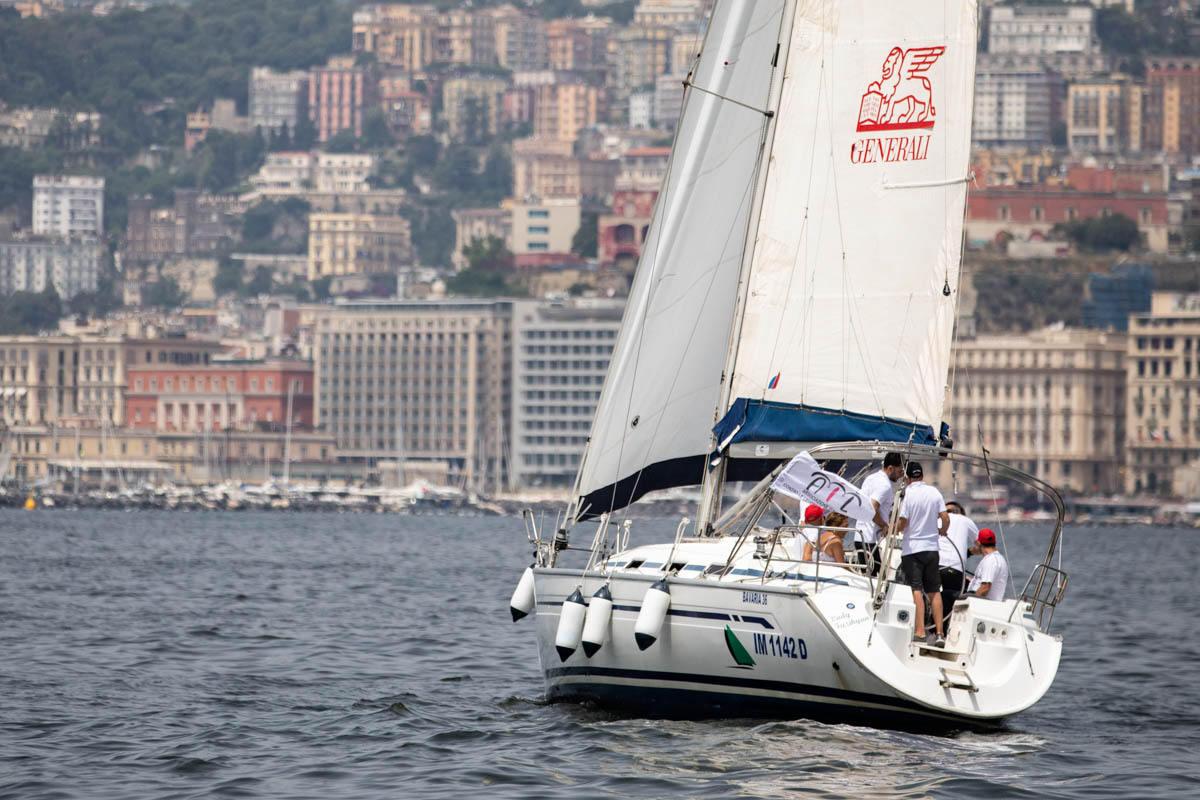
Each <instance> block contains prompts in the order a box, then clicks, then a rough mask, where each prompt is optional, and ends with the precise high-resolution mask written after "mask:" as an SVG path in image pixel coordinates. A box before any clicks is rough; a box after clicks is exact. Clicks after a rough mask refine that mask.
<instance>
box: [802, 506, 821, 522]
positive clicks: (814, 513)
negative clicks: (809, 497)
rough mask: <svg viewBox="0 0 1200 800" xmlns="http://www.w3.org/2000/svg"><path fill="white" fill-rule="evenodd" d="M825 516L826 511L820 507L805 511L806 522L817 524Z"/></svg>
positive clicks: (811, 507)
mask: <svg viewBox="0 0 1200 800" xmlns="http://www.w3.org/2000/svg"><path fill="white" fill-rule="evenodd" d="M823 516H825V509H823V508H821V507H820V506H809V507H808V508H806V509H804V521H805V522H816V521H817V520H819V519H820V518H821V517H823Z"/></svg>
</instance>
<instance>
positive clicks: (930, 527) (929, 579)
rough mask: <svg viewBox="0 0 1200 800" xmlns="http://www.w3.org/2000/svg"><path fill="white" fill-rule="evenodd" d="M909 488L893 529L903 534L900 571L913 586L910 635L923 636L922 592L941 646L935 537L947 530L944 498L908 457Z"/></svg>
mask: <svg viewBox="0 0 1200 800" xmlns="http://www.w3.org/2000/svg"><path fill="white" fill-rule="evenodd" d="M904 474H905V475H907V476H908V488H906V489H905V490H904V505H902V506H900V521H899V522H898V523H897V524H896V529H897V531H899V532H900V533H901V534H903V535H904V539H903V540H902V544H901V549H900V574H901V575H903V576H904V582H905V583H907V584H908V585H909V586H910V587H911V588H912V593H913V604H914V605H915V606H916V607H917V608H916V611H917V613H916V619H915V620H914V623H913V639H918V640H921V639H925V638H926V633H927V632H926V630H925V595H928V596H929V602H930V603H931V604H932V606H933V626H934V629H935V630H936V631H937V637H936V638H935V639H934V642H933V644H934V646H935V647H944V646H945V644H946V637H945V635H944V633H943V630H944V629H943V627H942V626H943V620H942V583H941V576H940V575H939V574H938V537H939V536H945V535H946V533H947V532H948V531H949V530H950V516H949V515H948V514H947V513H946V501H945V500H944V499H943V498H942V493H941V492H939V491H938V490H937V489H936V488H935V487H933V486H930V485H929V484H927V483H925V470H924V469H922V468H921V464H920V462H918V461H909V462H908V466H907V467H906V468H905V470H904Z"/></svg>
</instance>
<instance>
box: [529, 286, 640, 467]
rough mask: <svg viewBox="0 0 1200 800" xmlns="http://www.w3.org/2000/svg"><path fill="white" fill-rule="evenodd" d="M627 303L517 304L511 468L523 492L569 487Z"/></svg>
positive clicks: (533, 302) (609, 301)
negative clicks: (542, 488)
mask: <svg viewBox="0 0 1200 800" xmlns="http://www.w3.org/2000/svg"><path fill="white" fill-rule="evenodd" d="M623 309H624V302H623V301H620V300H592V301H586V300H578V301H573V302H570V303H543V302H537V301H532V300H530V301H518V302H516V303H514V304H513V326H512V329H513V341H512V348H513V349H512V365H513V367H512V374H513V398H512V437H511V441H512V447H511V450H512V467H511V473H512V476H513V483H514V484H515V485H516V486H518V487H524V488H532V487H554V488H560V489H562V488H570V486H571V483H572V482H573V481H574V479H575V473H576V472H577V471H578V470H579V460H580V458H581V457H582V455H583V448H584V445H585V444H587V438H588V435H589V433H590V431H591V428H592V418H593V417H594V416H595V413H596V404H597V402H598V401H599V399H600V389H601V387H602V386H603V385H604V376H605V373H606V372H607V371H608V362H609V360H610V359H611V358H612V351H613V346H614V345H615V344H616V341H617V329H618V328H619V327H620V326H621V314H622V311H623Z"/></svg>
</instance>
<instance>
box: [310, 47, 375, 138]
mask: <svg viewBox="0 0 1200 800" xmlns="http://www.w3.org/2000/svg"><path fill="white" fill-rule="evenodd" d="M374 102H375V88H374V85H373V84H372V80H371V74H370V72H368V71H367V70H366V69H364V68H362V67H356V66H354V63H353V60H351V59H339V58H333V59H330V64H329V66H325V67H313V68H312V69H311V70H309V73H308V115H309V118H310V119H311V120H312V122H313V125H314V126H315V127H316V130H317V141H319V142H327V141H329V140H330V139H332V138H333V137H334V136H337V135H338V134H339V133H341V132H342V131H351V132H352V133H353V134H354V135H355V136H362V132H363V118H364V115H365V114H366V110H367V108H368V107H369V106H370V105H371V104H372V103H374Z"/></svg>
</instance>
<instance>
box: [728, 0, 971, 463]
mask: <svg viewBox="0 0 1200 800" xmlns="http://www.w3.org/2000/svg"><path fill="white" fill-rule="evenodd" d="M975 18H976V7H975V3H974V2H969V1H966V2H964V0H947V1H946V2H929V1H928V0H927V1H926V2H920V3H896V2H870V1H869V0H858V2H853V1H848V0H836V1H835V0H825V1H824V2H807V3H801V4H800V8H799V9H798V10H797V12H796V18H795V21H794V24H793V28H792V30H793V33H792V37H791V42H790V47H789V54H788V58H787V61H786V64H787V67H786V74H785V76H784V84H783V94H782V97H781V100H780V107H779V114H778V119H777V124H778V126H779V130H778V132H777V133H776V137H775V142H776V144H775V147H774V149H773V152H772V156H771V158H772V160H771V166H770V168H769V171H768V173H767V180H766V187H765V190H764V197H763V203H762V213H761V215H760V216H759V219H758V223H757V229H756V237H755V243H754V252H753V258H752V261H751V264H750V269H749V279H748V284H747V286H746V299H745V311H744V314H743V315H742V323H741V330H740V332H739V333H738V335H737V343H736V348H735V352H736V356H735V358H734V362H733V363H734V366H733V382H732V387H731V391H730V396H729V402H730V403H731V404H732V403H734V402H736V401H737V400H738V399H739V398H741V399H745V400H747V401H749V403H750V405H751V409H750V413H749V415H748V418H746V419H745V420H744V425H745V429H744V430H742V431H741V432H740V433H739V434H738V437H737V438H738V439H739V440H747V441H755V440H775V441H779V440H784V441H788V440H790V441H810V440H812V439H821V440H826V441H828V440H839V439H856V438H883V439H904V438H908V436H909V435H912V436H913V437H914V439H915V440H916V441H925V442H928V443H932V442H933V441H934V440H935V439H936V436H937V434H938V432H939V428H940V426H941V421H942V404H943V398H944V391H945V383H946V373H947V370H948V365H949V356H950V340H951V335H952V330H953V325H954V314H955V295H956V290H957V288H958V270H959V262H960V255H961V241H962V224H963V212H964V204H965V202H966V176H967V171H968V165H969V155H970V135H971V109H972V94H973V87H974V65H975ZM931 31H933V32H935V33H933V34H931V33H930V32H931ZM785 131H786V133H785ZM947 287H948V290H947ZM759 404H765V405H759ZM755 405H759V407H758V408H757V409H756V408H754V407H753V406H755ZM739 412H740V409H739ZM756 412H757V413H756ZM828 412H832V413H828ZM741 421H742V420H731V422H741ZM885 421H886V423H885Z"/></svg>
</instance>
